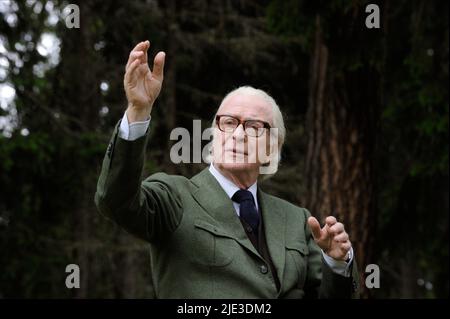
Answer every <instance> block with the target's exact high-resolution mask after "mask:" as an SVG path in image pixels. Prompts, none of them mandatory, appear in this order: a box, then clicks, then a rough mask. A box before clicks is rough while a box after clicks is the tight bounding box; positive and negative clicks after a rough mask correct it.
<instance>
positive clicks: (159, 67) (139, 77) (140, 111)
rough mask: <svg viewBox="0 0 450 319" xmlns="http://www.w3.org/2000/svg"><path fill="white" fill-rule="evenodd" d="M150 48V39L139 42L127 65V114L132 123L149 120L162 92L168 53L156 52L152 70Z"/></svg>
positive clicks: (125, 79)
mask: <svg viewBox="0 0 450 319" xmlns="http://www.w3.org/2000/svg"><path fill="white" fill-rule="evenodd" d="M149 48H150V42H149V41H144V42H140V43H138V44H137V45H136V46H135V47H134V49H133V50H132V51H131V53H130V56H129V58H128V62H127V65H126V67H125V76H124V79H123V85H124V89H125V93H126V95H127V100H128V108H127V116H128V121H129V122H130V123H132V122H136V121H145V120H147V119H148V117H149V115H150V113H151V111H152V107H153V103H154V102H155V100H156V98H157V97H158V95H159V93H160V92H161V86H162V82H163V78H164V61H165V57H166V55H165V53H164V52H158V54H156V56H155V59H154V61H153V71H151V70H150V68H149V66H148V57H147V51H148V49H149Z"/></svg>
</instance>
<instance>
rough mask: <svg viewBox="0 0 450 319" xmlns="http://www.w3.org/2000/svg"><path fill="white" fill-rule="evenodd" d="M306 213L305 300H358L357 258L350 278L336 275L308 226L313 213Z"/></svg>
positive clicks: (353, 262)
mask: <svg viewBox="0 0 450 319" xmlns="http://www.w3.org/2000/svg"><path fill="white" fill-rule="evenodd" d="M304 211H305V236H306V241H307V243H308V248H309V255H308V270H307V271H308V273H307V276H306V282H305V287H304V290H305V298H321V299H330V298H340V299H347V298H358V297H359V293H358V290H359V286H358V280H359V278H358V272H357V267H356V261H355V258H353V261H352V265H351V267H352V272H351V276H350V277H344V276H342V275H339V274H336V273H335V272H333V270H332V269H331V268H330V267H329V266H328V264H327V263H326V261H325V260H324V259H323V256H322V252H321V251H320V248H319V246H317V244H316V242H315V241H314V238H313V237H312V233H311V230H310V228H309V226H308V218H309V217H310V216H311V213H310V212H309V211H308V210H306V209H304Z"/></svg>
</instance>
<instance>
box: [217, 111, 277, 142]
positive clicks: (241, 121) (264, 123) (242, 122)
mask: <svg viewBox="0 0 450 319" xmlns="http://www.w3.org/2000/svg"><path fill="white" fill-rule="evenodd" d="M224 116H227V117H231V118H232V119H235V120H237V121H238V125H237V126H236V127H235V128H234V130H233V132H226V131H224V130H223V129H222V128H221V127H220V118H221V117H224ZM247 122H260V123H262V124H263V128H265V129H271V128H272V127H271V126H270V124H269V123H267V122H265V121H261V120H241V119H239V118H237V117H235V116H232V115H228V114H221V115H216V125H217V127H218V128H219V130H221V131H222V132H224V133H234V131H236V129H237V128H238V127H239V125H241V124H242V128H243V129H244V132H245V134H246V135H247V136H251V137H260V136H262V135H263V134H264V130H261V134H259V135H256V136H254V135H249V134H248V133H247V131H246V129H245V125H246V124H247Z"/></svg>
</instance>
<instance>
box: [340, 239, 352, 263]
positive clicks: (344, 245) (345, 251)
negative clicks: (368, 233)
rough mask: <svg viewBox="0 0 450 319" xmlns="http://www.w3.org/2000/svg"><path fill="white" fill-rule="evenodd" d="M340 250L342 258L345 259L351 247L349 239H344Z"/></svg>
mask: <svg viewBox="0 0 450 319" xmlns="http://www.w3.org/2000/svg"><path fill="white" fill-rule="evenodd" d="M339 248H340V249H341V251H342V253H343V254H344V259H347V256H348V255H347V254H348V252H349V251H350V249H351V248H352V244H351V242H350V241H346V242H345V243H342V244H341V245H340V247H339Z"/></svg>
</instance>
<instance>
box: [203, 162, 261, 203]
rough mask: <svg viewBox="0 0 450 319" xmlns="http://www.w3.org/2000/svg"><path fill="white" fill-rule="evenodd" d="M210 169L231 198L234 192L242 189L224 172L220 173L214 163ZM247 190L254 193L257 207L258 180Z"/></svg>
mask: <svg viewBox="0 0 450 319" xmlns="http://www.w3.org/2000/svg"><path fill="white" fill-rule="evenodd" d="M209 171H210V173H211V174H212V175H213V176H214V177H215V178H216V180H217V181H218V182H219V184H220V186H221V187H222V188H223V190H224V191H225V193H227V195H228V197H229V198H230V199H231V197H233V195H234V193H236V192H237V191H238V190H239V189H240V188H239V187H237V186H236V184H234V183H233V182H232V181H230V180H229V179H228V178H226V177H225V176H223V175H222V173H220V172H219V170H218V169H216V168H215V167H214V165H213V164H212V163H211V165H209ZM247 190H248V191H250V193H252V195H253V198H254V199H255V203H256V208H258V200H257V197H256V193H257V191H258V186H257V182H255V183H254V184H253V185H251V186H250V187H249V188H248V189H247Z"/></svg>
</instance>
